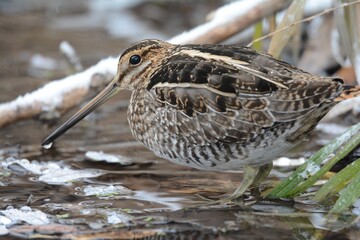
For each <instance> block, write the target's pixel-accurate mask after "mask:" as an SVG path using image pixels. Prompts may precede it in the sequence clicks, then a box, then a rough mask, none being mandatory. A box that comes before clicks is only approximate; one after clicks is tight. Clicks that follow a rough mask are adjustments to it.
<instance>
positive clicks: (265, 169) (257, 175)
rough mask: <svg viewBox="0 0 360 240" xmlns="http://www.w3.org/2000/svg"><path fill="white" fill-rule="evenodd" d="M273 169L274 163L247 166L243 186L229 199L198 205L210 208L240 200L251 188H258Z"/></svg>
mask: <svg viewBox="0 0 360 240" xmlns="http://www.w3.org/2000/svg"><path fill="white" fill-rule="evenodd" d="M271 169H272V163H269V164H267V165H263V166H260V167H253V166H249V165H247V166H245V167H244V177H243V180H242V182H241V185H240V186H239V187H238V188H237V189H236V190H235V191H234V192H233V193H232V194H231V195H230V196H228V197H225V198H222V199H219V200H215V201H214V200H210V202H208V203H206V204H201V205H197V206H195V207H198V206H209V205H216V204H228V203H231V202H233V201H234V200H237V199H240V198H241V197H242V196H243V195H244V193H245V192H246V190H247V189H249V188H250V187H258V185H259V184H260V183H261V182H262V181H263V180H264V179H265V178H266V177H267V176H268V175H269V173H270V171H271Z"/></svg>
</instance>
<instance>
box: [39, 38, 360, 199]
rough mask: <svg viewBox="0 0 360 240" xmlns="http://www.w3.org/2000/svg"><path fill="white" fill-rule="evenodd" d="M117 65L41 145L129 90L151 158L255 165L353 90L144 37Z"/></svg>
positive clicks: (216, 51)
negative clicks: (104, 82)
mask: <svg viewBox="0 0 360 240" xmlns="http://www.w3.org/2000/svg"><path fill="white" fill-rule="evenodd" d="M118 68H119V69H118V73H117V75H116V77H115V78H114V80H113V81H112V83H111V84H110V85H109V86H108V87H107V88H106V89H105V90H104V91H103V92H102V93H100V94H99V96H98V97H96V98H95V99H94V100H93V101H91V102H90V103H89V104H88V105H87V106H85V107H84V109H82V110H80V111H79V112H78V113H77V114H76V115H75V116H74V117H73V118H71V119H70V120H69V121H67V122H66V123H65V124H64V125H63V126H61V127H60V128H59V129H58V130H56V131H55V132H54V133H53V134H52V135H50V136H49V137H48V138H47V139H46V140H45V141H44V144H49V143H50V142H52V141H54V140H55V138H57V137H58V136H60V135H61V134H62V133H64V132H65V131H66V130H67V129H69V128H70V127H72V126H73V125H74V124H76V123H77V122H78V121H80V120H81V119H82V118H83V117H85V116H86V115H87V114H88V113H90V112H91V111H92V110H93V109H95V108H96V107H97V106H98V105H100V104H102V103H103V102H104V101H106V100H107V99H108V98H109V97H111V96H112V95H114V94H115V93H116V92H118V91H119V90H121V89H130V90H132V91H133V93H132V97H131V101H130V106H129V108H128V121H129V125H130V129H131V131H132V133H133V135H134V137H135V138H136V139H137V140H139V141H141V142H142V143H144V145H145V146H146V147H148V148H149V149H150V150H152V151H153V152H154V153H155V154H156V155H158V156H160V157H162V158H165V159H168V160H170V161H172V162H175V163H178V164H182V165H186V166H190V167H195V168H198V169H203V170H217V171H226V170H238V169H241V168H243V167H245V166H253V167H255V168H257V167H259V166H263V165H267V164H269V163H271V161H272V160H273V159H274V158H275V157H277V156H279V155H280V154H282V153H283V152H285V151H287V150H289V149H290V148H292V147H293V146H294V145H295V144H297V143H299V142H301V140H302V139H304V138H305V137H306V136H307V135H308V134H310V133H311V131H312V130H313V129H314V128H315V126H316V124H317V123H318V122H319V121H320V119H321V118H322V117H323V116H324V115H325V114H326V113H327V112H328V110H329V109H330V108H331V107H332V106H333V105H334V104H336V102H337V101H341V100H342V99H345V98H347V97H349V96H356V95H358V93H359V89H356V88H353V89H348V88H347V90H344V87H343V82H342V80H340V79H338V78H329V77H318V76H313V75H311V74H309V73H307V72H304V71H302V70H300V69H297V68H295V67H294V66H292V65H290V64H288V63H285V62H283V61H280V60H277V59H275V58H273V57H272V56H270V55H268V54H265V53H259V52H256V51H254V50H252V49H250V48H246V47H240V46H235V45H172V44H169V43H166V42H163V41H159V40H144V41H141V42H139V43H136V44H134V45H133V46H131V47H130V48H129V49H127V50H126V51H125V52H124V53H123V54H122V55H121V57H120V59H119V66H118ZM253 175H254V174H253ZM258 175H259V173H258ZM260 175H261V174H260ZM258 177H260V176H258ZM253 178H255V176H253ZM251 182H254V179H252V180H251ZM237 196H238V195H237Z"/></svg>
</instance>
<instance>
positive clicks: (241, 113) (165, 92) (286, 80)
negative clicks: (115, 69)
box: [148, 45, 342, 142]
mask: <svg viewBox="0 0 360 240" xmlns="http://www.w3.org/2000/svg"><path fill="white" fill-rule="evenodd" d="M341 87H342V84H341V83H340V82H339V81H333V80H332V79H330V78H324V77H316V76H312V75H310V74H308V73H306V72H303V71H302V70H299V69H297V68H295V67H293V66H291V65H290V64H288V63H285V62H282V61H279V60H277V59H274V58H272V57H271V56H270V55H267V54H263V53H257V52H255V51H254V50H251V49H249V48H245V47H238V46H221V45H219V46H214V45H190V47H189V46H188V47H184V46H182V47H179V50H178V52H177V53H176V54H174V56H172V57H170V58H169V60H168V61H167V62H165V63H164V64H163V66H162V67H161V68H160V69H159V70H158V71H156V72H155V73H154V74H153V75H152V76H151V79H150V83H149V85H148V90H149V91H152V92H154V94H156V98H157V100H158V101H159V102H160V103H162V104H165V105H166V106H171V107H172V108H174V110H176V111H177V114H178V117H177V121H178V123H177V124H178V127H179V129H180V130H181V133H182V134H201V135H204V136H206V138H207V139H208V140H210V141H214V140H215V141H232V142H242V141H246V140H249V139H252V138H254V137H255V136H257V135H259V134H261V133H263V132H264V129H266V128H272V127H276V126H278V125H281V124H282V123H288V122H292V121H296V120H297V119H299V118H304V117H306V116H309V115H310V114H311V112H312V111H314V110H315V109H316V108H317V107H319V106H320V105H321V104H323V103H325V102H331V101H332V99H334V98H335V97H337V96H338V94H339V92H340V91H341Z"/></svg>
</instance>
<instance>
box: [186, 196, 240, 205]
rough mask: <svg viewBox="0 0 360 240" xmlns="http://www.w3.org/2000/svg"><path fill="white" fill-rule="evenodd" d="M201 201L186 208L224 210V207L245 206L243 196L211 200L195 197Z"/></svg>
mask: <svg viewBox="0 0 360 240" xmlns="http://www.w3.org/2000/svg"><path fill="white" fill-rule="evenodd" d="M197 196H198V197H199V198H201V199H202V200H203V201H202V202H200V203H198V204H195V205H191V206H189V207H188V208H209V207H211V208H224V207H233V206H245V205H246V204H245V201H244V196H233V195H230V196H227V197H224V198H220V199H211V198H207V197H204V196H201V195H197Z"/></svg>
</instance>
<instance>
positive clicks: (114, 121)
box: [0, 0, 359, 239]
mask: <svg viewBox="0 0 360 240" xmlns="http://www.w3.org/2000/svg"><path fill="white" fill-rule="evenodd" d="M100 2H105V1H88V2H87V1H68V2H66V1H40V0H39V1H36V0H31V1H26V3H25V1H3V2H0V9H1V14H0V35H1V38H0V54H1V56H2V58H0V69H1V71H0V84H1V87H0V89H1V94H0V101H1V102H5V101H8V100H11V99H14V98H15V97H16V96H18V95H19V94H24V93H26V92H28V91H31V90H33V89H36V88H37V87H39V86H41V85H43V84H45V83H46V82H48V81H50V80H53V79H58V78H61V77H64V76H66V75H68V74H71V73H72V72H73V70H72V69H71V68H70V67H69V66H68V65H67V63H66V61H65V59H64V57H63V56H62V55H61V53H59V51H58V46H59V44H60V42H61V41H63V40H66V41H68V42H69V43H70V44H72V45H73V46H74V48H75V49H76V50H77V52H78V55H79V56H80V58H81V60H82V64H83V65H84V66H85V67H87V66H91V65H92V64H94V63H96V62H97V61H98V60H99V59H101V58H103V57H106V56H109V55H117V54H119V52H120V51H121V50H123V49H124V48H126V46H128V44H130V42H133V41H136V40H139V39H142V38H145V37H159V38H163V39H166V38H169V37H171V36H173V35H175V34H177V33H179V32H181V31H183V30H185V29H189V28H191V27H192V26H195V25H197V24H199V23H201V22H203V21H204V19H205V16H206V14H207V13H208V12H209V11H210V10H211V9H214V8H216V7H217V6H219V5H220V4H221V2H220V1H207V2H206V4H204V3H202V1H199V3H197V4H196V5H195V4H194V5H191V4H190V3H186V2H185V3H182V4H178V5H177V4H175V3H174V2H168V3H166V2H165V3H164V2H157V3H152V2H145V3H140V4H135V3H131V2H133V1H114V2H113V6H108V5H107V4H100ZM125 2H129V4H130V5H131V6H125V5H126V4H125ZM134 2H135V1H134ZM204 6H206V7H204ZM175 9H177V11H175ZM163 19H167V21H166V22H164V21H163ZM175 19H176V20H175ZM125 25H130V26H132V27H131V28H133V29H136V31H131V29H128V28H125ZM117 26H121V27H117ZM40 55H41V57H43V58H46V59H47V60H48V61H50V62H51V61H52V63H54V64H53V65H51V64H50V65H49V67H47V68H45V67H43V68H42V67H40V66H38V65H36V64H35V65H34V56H40ZM43 60H44V59H43ZM129 96H130V93H128V92H126V93H124V94H122V95H121V96H117V97H116V98H114V99H113V100H111V101H110V102H109V103H108V104H106V105H104V106H103V107H102V108H100V109H99V110H97V111H95V113H94V114H92V115H90V116H89V117H88V118H86V119H85V120H83V121H82V122H80V123H79V124H78V125H77V126H76V127H74V128H73V129H71V130H70V131H69V132H68V133H67V134H65V135H64V136H63V137H61V138H60V139H59V140H58V141H57V142H56V143H55V144H54V146H53V147H52V148H51V149H49V150H45V149H42V148H41V147H40V143H41V141H42V140H43V138H44V137H45V136H47V134H49V133H50V132H51V131H52V130H53V129H54V128H55V126H56V125H58V124H59V123H61V122H63V121H64V120H65V119H66V118H68V117H69V116H70V115H71V114H72V113H73V112H74V111H75V110H76V109H74V110H73V111H71V112H69V113H67V114H65V115H64V116H62V117H61V118H60V119H58V120H56V121H53V122H51V123H49V122H47V123H45V122H43V121H41V120H39V119H33V120H27V121H23V122H19V123H16V124H13V125H10V126H7V127H4V128H2V129H0V136H1V139H0V189H1V191H0V227H1V228H0V234H2V235H3V237H4V238H6V237H9V238H12V237H16V236H17V237H25V238H26V237H33V238H36V237H37V238H45V237H49V238H50V237H52V238H59V237H62V238H66V239H69V238H80V237H82V238H96V239H106V238H122V239H127V238H146V237H148V238H149V239H152V238H154V239H155V238H156V239H167V238H169V239H173V238H179V239H198V238H201V239H209V238H214V239H233V238H236V239H252V238H254V239H292V238H297V239H310V238H316V237H318V238H328V239H335V238H339V239H357V237H358V236H359V231H358V229H359V223H358V221H357V215H356V214H353V213H347V214H344V215H341V216H329V215H327V214H326V212H327V211H326V210H327V206H320V205H317V204H315V203H312V202H308V201H307V200H306V199H307V198H306V196H304V197H302V198H299V199H296V201H290V200H285V199H284V200H281V201H280V200H278V201H270V200H261V201H259V202H257V203H256V204H253V203H254V202H255V200H256V194H255V196H254V195H253V196H252V197H247V198H246V199H245V203H246V204H245V206H232V207H225V206H215V207H202V208H196V209H193V208H191V206H193V205H195V204H199V203H200V202H202V201H204V200H203V198H204V197H206V198H214V199H217V198H219V197H221V196H224V195H226V194H229V193H230V192H231V191H233V190H234V189H235V188H236V187H237V186H238V185H239V183H240V182H241V178H242V174H241V173H218V172H204V171H198V170H194V169H189V168H186V167H181V166H178V165H175V164H172V163H170V162H167V161H165V160H162V159H159V158H158V157H156V156H155V155H154V154H152V153H151V152H150V151H148V150H147V149H145V148H144V147H143V146H142V145H141V144H139V143H138V142H136V141H135V140H134V139H133V137H132V136H131V133H130V130H129V127H128V124H127V120H126V107H127V105H128V102H129ZM89 97H91V96H89ZM84 101H85V100H84ZM323 139H327V138H326V136H323V135H322V134H317V135H316V136H315V137H314V139H312V141H313V142H312V143H314V144H309V145H313V146H314V149H317V148H318V146H319V145H318V144H317V143H320V142H321V143H322V141H323ZM306 146H308V145H307V144H305V145H302V146H301V147H299V148H298V149H297V151H295V152H293V153H291V156H292V157H296V158H297V157H300V156H305V157H307V156H308V155H309V152H311V151H313V149H308V148H307V147H306ZM304 151H305V153H304ZM103 154H110V155H111V156H110V157H111V160H108V161H104V160H103V159H102V158H104V156H103ZM94 155H95V159H91V158H94ZM99 155H100V159H98V157H99ZM289 156H290V154H289ZM107 157H109V156H107ZM290 170H291V168H290V167H277V168H275V170H273V171H272V173H271V174H270V176H269V177H268V179H267V180H266V181H265V182H264V184H263V190H264V191H266V189H268V188H271V186H274V185H275V184H276V183H277V182H278V181H279V180H281V179H282V178H283V177H285V176H287V175H288V172H289V171H290ZM329 201H331V200H329ZM7 233H8V235H6V234H7Z"/></svg>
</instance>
